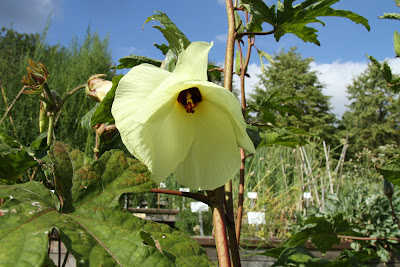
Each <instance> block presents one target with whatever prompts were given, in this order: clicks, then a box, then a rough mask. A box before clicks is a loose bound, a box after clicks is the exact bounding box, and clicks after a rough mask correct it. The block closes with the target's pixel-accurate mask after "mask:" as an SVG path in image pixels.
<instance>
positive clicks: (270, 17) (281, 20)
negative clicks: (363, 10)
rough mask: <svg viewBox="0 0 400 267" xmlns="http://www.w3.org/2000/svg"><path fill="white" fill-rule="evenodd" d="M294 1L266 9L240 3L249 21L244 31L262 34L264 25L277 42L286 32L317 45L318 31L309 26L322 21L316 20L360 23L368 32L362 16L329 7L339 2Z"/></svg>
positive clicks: (251, 0) (251, 1)
mask: <svg viewBox="0 0 400 267" xmlns="http://www.w3.org/2000/svg"><path fill="white" fill-rule="evenodd" d="M294 2H295V0H285V1H283V2H281V1H278V3H277V5H271V6H267V5H266V4H265V2H264V1H262V0H242V1H241V5H240V7H241V8H244V9H245V10H247V11H248V12H249V13H250V14H251V15H252V18H251V20H250V21H249V23H248V24H247V25H246V27H245V28H246V30H247V31H248V32H252V33H260V32H263V31H264V29H263V27H262V24H263V23H267V24H269V25H270V26H272V30H271V33H273V34H274V37H275V39H276V41H279V39H280V38H281V37H282V36H283V35H285V34H286V33H292V34H294V35H296V36H297V37H299V38H300V39H301V40H303V41H304V42H311V43H314V44H316V45H320V43H319V41H318V38H317V37H318V35H317V32H318V31H317V30H316V29H315V28H312V27H310V26H307V25H308V24H310V23H320V24H322V25H324V26H325V24H324V22H323V21H321V20H320V19H319V18H318V17H325V16H330V17H345V18H348V19H351V20H352V21H354V22H355V23H359V24H362V25H363V26H365V27H366V28H367V29H368V30H369V29H370V27H369V25H368V20H367V19H365V18H364V17H362V16H360V15H358V14H355V13H353V12H351V11H347V10H336V9H333V8H331V6H332V5H333V4H335V3H336V2H339V0H310V1H303V2H302V3H299V4H297V5H293V3H294Z"/></svg>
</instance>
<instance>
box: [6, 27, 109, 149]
mask: <svg viewBox="0 0 400 267" xmlns="http://www.w3.org/2000/svg"><path fill="white" fill-rule="evenodd" d="M45 33H46V31H45V32H44V33H43V34H42V35H41V36H40V37H38V36H36V37H37V41H35V42H34V43H33V44H32V46H33V47H34V49H29V50H26V49H25V50H26V51H25V50H23V51H20V50H13V51H10V53H12V55H9V54H5V53H4V52H3V53H0V57H1V58H0V61H2V62H3V64H1V68H2V69H1V70H0V81H1V83H2V86H3V88H4V90H3V91H4V95H5V99H6V100H7V104H8V105H10V103H11V102H12V101H13V100H14V99H15V98H16V96H17V95H18V93H19V91H20V90H21V88H22V84H21V79H22V77H23V76H24V75H26V67H27V66H28V59H32V60H34V61H38V62H42V63H43V64H44V65H45V66H46V67H47V69H48V71H49V73H50V77H49V86H50V88H51V89H53V90H55V91H57V93H58V94H59V95H60V96H61V97H63V96H64V95H65V94H66V93H67V92H68V91H70V90H72V89H73V88H75V87H76V86H78V85H81V84H84V83H85V82H86V81H87V79H88V78H89V76H90V75H92V74H95V73H104V74H107V75H108V78H109V79H110V78H111V74H112V73H111V71H110V66H111V65H112V60H111V52H110V50H109V47H108V37H106V38H105V39H104V40H101V39H100V37H99V35H98V34H97V33H91V32H90V30H89V28H88V31H87V35H86V37H85V39H84V40H83V41H79V40H78V39H77V38H76V37H74V38H73V39H72V41H71V45H70V46H69V47H63V46H61V45H53V46H52V45H49V44H47V42H46V34H45ZM2 41H5V39H4V38H3V40H2ZM3 43H4V42H2V44H3ZM21 49H22V48H21ZM11 60H12V61H13V62H12V63H13V64H11V62H8V63H7V62H5V61H11ZM11 65H12V66H13V68H11V67H10V66H11ZM93 106H94V103H93V101H91V100H90V99H88V98H87V97H86V96H85V94H84V92H83V91H80V92H78V93H76V94H75V95H73V96H72V97H71V98H70V99H69V100H68V102H67V103H66V104H65V105H64V107H63V110H62V113H61V116H60V118H59V121H58V123H57V125H56V127H55V135H56V138H57V139H58V140H60V141H63V142H66V143H68V144H70V145H71V146H73V147H74V148H78V149H81V150H85V148H87V147H91V148H92V147H93V145H89V146H88V145H86V144H87V142H88V141H89V142H93V141H92V138H88V135H91V133H90V132H88V131H86V130H83V129H79V128H78V126H79V122H80V118H81V117H82V116H83V115H84V114H85V113H86V112H88V111H89V110H90V109H91V108H92V107H93ZM6 109H7V106H6V103H5V101H4V100H0V114H4V112H5V111H6ZM38 114H39V101H38V100H37V98H36V97H35V96H32V95H24V94H22V95H20V96H19V98H18V99H17V101H16V102H15V105H14V106H13V108H12V109H11V111H10V113H9V115H11V117H12V120H13V124H14V125H15V132H14V130H13V127H12V125H11V123H10V120H9V119H5V120H4V121H3V122H2V124H1V125H0V131H1V132H5V133H7V134H9V135H15V137H16V138H17V139H19V141H20V142H21V143H22V144H24V145H29V144H30V143H31V142H32V141H33V140H35V138H36V137H37V135H38V133H39V129H38ZM93 143H94V142H93ZM87 152H91V149H90V150H89V151H87Z"/></svg>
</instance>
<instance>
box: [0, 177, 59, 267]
mask: <svg viewBox="0 0 400 267" xmlns="http://www.w3.org/2000/svg"><path fill="white" fill-rule="evenodd" d="M0 198H3V199H5V203H4V204H3V205H2V206H1V207H0V247H1V249H0V266H5V267H7V266H26V265H25V264H26V263H27V262H28V263H29V264H30V266H42V264H43V263H44V262H45V260H46V257H47V247H48V240H49V237H48V234H49V233H50V232H51V231H52V229H53V227H54V226H53V224H52V222H51V221H50V220H49V217H48V214H49V213H51V212H54V211H55V210H56V209H57V207H58V206H59V204H58V200H57V198H56V197H55V195H54V194H53V193H52V192H51V191H50V190H48V189H47V188H45V187H44V186H43V185H42V184H40V183H39V182H34V181H32V182H28V183H25V184H16V185H11V186H5V185H0Z"/></svg>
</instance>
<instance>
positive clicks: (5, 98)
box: [0, 81, 18, 138]
mask: <svg viewBox="0 0 400 267" xmlns="http://www.w3.org/2000/svg"><path fill="white" fill-rule="evenodd" d="M0 89H1V94H2V95H3V100H4V104H5V105H6V108H7V109H8V104H7V96H6V92H5V91H4V88H3V84H2V83H1V81H0ZM8 119H9V120H10V124H11V127H12V129H13V132H14V135H15V137H17V131H16V130H15V127H14V122H13V119H12V116H11V114H10V115H9V116H8ZM17 138H18V137H17Z"/></svg>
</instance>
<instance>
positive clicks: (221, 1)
mask: <svg viewBox="0 0 400 267" xmlns="http://www.w3.org/2000/svg"><path fill="white" fill-rule="evenodd" d="M217 2H218V4H220V5H225V0H217Z"/></svg>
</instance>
